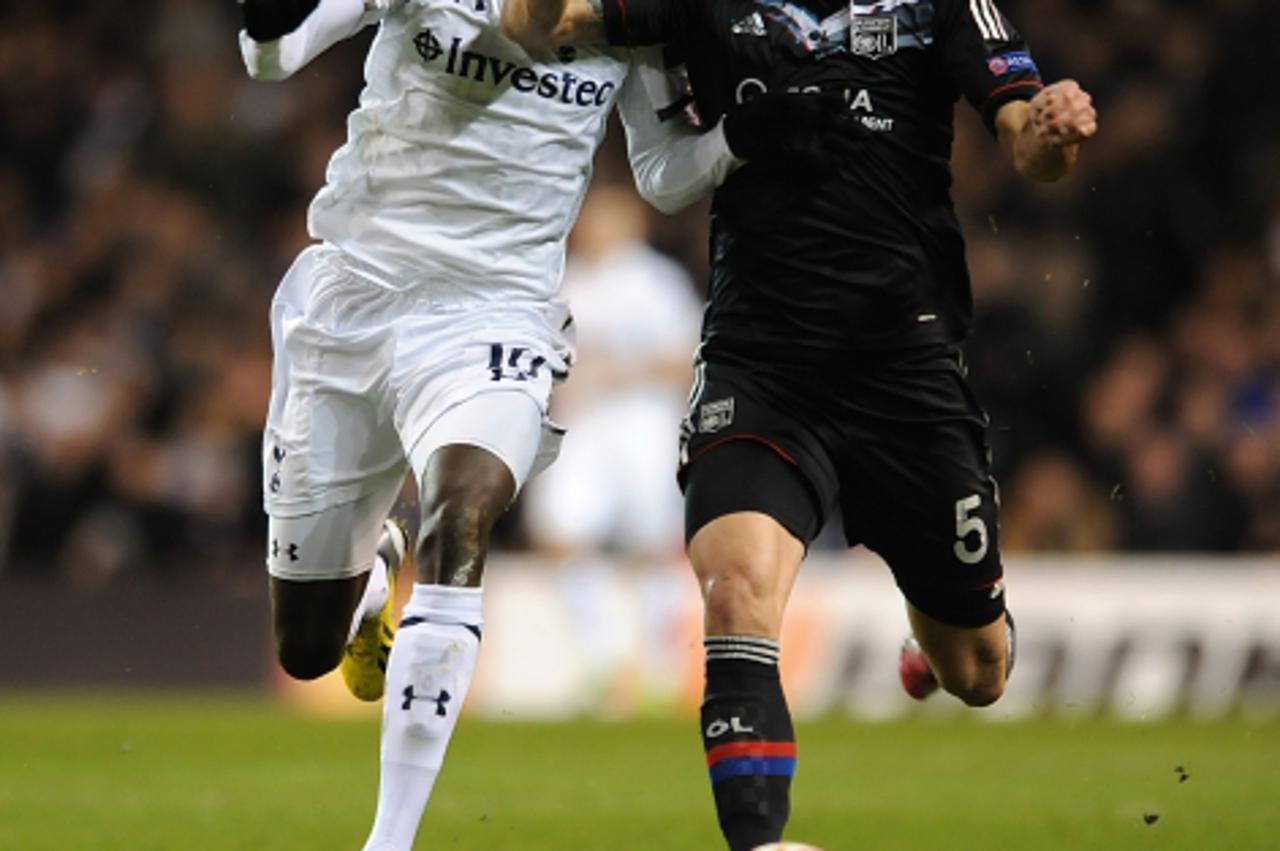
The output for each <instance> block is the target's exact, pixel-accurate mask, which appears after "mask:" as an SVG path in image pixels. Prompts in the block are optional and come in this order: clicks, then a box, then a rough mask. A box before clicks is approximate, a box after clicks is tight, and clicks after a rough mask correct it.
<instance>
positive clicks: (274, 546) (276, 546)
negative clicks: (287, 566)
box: [271, 538, 298, 561]
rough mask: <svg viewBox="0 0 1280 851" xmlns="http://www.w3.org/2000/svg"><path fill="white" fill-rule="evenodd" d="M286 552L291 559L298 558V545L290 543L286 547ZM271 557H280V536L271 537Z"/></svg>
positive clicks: (295, 559)
mask: <svg viewBox="0 0 1280 851" xmlns="http://www.w3.org/2000/svg"><path fill="white" fill-rule="evenodd" d="M284 554H285V555H287V556H288V557H289V561H297V560H298V545H297V544H289V545H287V546H286V547H285V548H284ZM271 557H272V558H280V540H279V539H278V538H272V539H271Z"/></svg>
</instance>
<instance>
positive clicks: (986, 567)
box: [841, 353, 1013, 706]
mask: <svg viewBox="0 0 1280 851" xmlns="http://www.w3.org/2000/svg"><path fill="white" fill-rule="evenodd" d="M909 367H910V368H908V369H896V368H895V367H893V366H887V367H884V368H883V369H882V370H881V371H879V372H875V373H867V374H865V375H864V376H863V377H862V380H863V381H864V382H865V383H866V384H868V385H870V386H872V387H873V389H874V391H875V393H872V392H864V395H866V396H872V397H874V396H875V395H876V394H879V395H880V396H881V397H887V396H889V395H890V394H896V398H891V400H890V402H889V403H887V404H886V408H887V409H889V410H891V411H892V412H893V417H892V418H891V417H889V416H883V417H882V416H866V415H860V414H858V413H857V412H853V413H851V414H850V415H848V416H846V417H844V418H843V419H842V423H841V429H842V432H843V436H842V441H843V442H844V444H845V447H846V449H845V451H844V455H843V457H844V459H845V460H844V463H843V465H842V470H841V477H842V486H843V490H842V497H843V500H844V516H845V531H846V534H847V535H848V536H849V540H850V543H851V544H852V543H854V542H856V541H862V542H865V543H866V544H867V545H868V546H869V547H871V549H873V550H875V551H876V552H878V553H879V554H880V555H881V556H883V557H884V559H885V561H887V562H888V563H889V566H890V567H891V568H892V570H893V573H894V578H895V580H896V581H897V583H898V587H899V588H900V589H901V590H902V592H903V595H904V596H905V597H906V599H907V609H908V616H909V620H910V623H911V627H912V632H913V634H914V639H912V640H909V641H908V642H907V643H906V644H905V645H904V647H903V651H902V655H901V658H900V660H899V673H900V675H901V678H902V684H903V687H904V688H905V689H906V690H907V692H908V694H910V695H912V696H913V697H916V698H917V699H922V698H924V697H927V696H928V695H929V694H931V693H932V692H933V691H936V690H937V688H938V687H939V686H941V687H942V688H943V689H945V690H946V691H948V692H950V693H952V694H953V695H955V696H956V697H958V698H960V699H961V700H963V701H964V702H965V703H967V704H969V705H971V706H986V705H989V704H991V703H993V702H995V701H996V700H997V699H999V697H1000V695H1001V694H1002V693H1003V691H1004V684H1005V678H1006V676H1007V674H1008V668H1009V664H1010V660H1011V659H1012V636H1013V631H1012V621H1011V620H1007V619H1006V616H1005V594H1004V568H1003V565H1002V563H1001V560H1000V542H999V500H998V495H997V492H996V486H995V482H994V480H993V479H992V478H991V475H990V458H989V450H988V448H987V446H986V441H985V421H986V418H985V415H984V414H983V413H982V410H981V408H980V407H978V405H977V403H976V401H975V400H974V399H973V397H972V394H971V393H969V391H968V388H967V387H966V386H965V384H964V378H963V376H962V375H961V373H960V370H959V367H958V364H957V362H956V361H955V360H954V358H953V357H951V356H950V355H947V354H945V353H938V354H935V355H932V356H926V357H925V358H922V359H921V360H920V361H918V362H913V363H912V364H910V365H909Z"/></svg>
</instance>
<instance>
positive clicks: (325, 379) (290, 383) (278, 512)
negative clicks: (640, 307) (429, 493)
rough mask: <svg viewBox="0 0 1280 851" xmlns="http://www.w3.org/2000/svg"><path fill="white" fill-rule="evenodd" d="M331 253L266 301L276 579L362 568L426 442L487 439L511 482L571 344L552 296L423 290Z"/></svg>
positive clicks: (534, 459) (304, 262)
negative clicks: (485, 296)
mask: <svg viewBox="0 0 1280 851" xmlns="http://www.w3.org/2000/svg"><path fill="white" fill-rule="evenodd" d="M344 260H345V255H343V254H342V253H341V252H339V251H337V250H336V249H334V248H332V247H328V246H313V247H311V248H308V249H307V250H306V251H304V252H302V254H301V255H299V256H298V259H297V260H296V261H295V262H294V264H293V266H292V267H291V268H290V269H289V271H288V273H287V274H286V275H285V277H284V280H283V281H282V282H281V284H280V288H279V290H278V291H277V293H276V297H275V300H274V301H273V302H272V306H271V335H272V344H273V347H274V350H275V361H274V365H273V373H272V389H271V405H270V409H269V410H268V413H267V424H266V429H265V431H264V434H263V443H262V457H263V474H264V482H263V503H264V507H265V509H266V512H267V514H268V515H270V517H271V521H272V522H271V531H270V533H269V540H268V557H267V565H268V570H269V571H270V573H271V574H272V575H274V576H279V577H282V578H287V579H333V578H342V577H346V576H352V575H356V574H358V573H361V572H363V571H364V570H367V569H368V567H369V565H370V564H371V563H372V560H373V556H374V548H375V547H376V544H377V535H378V529H379V528H380V527H381V524H382V520H383V518H384V517H385V516H386V513H387V511H388V510H389V509H390V508H391V505H392V503H393V502H394V500H395V497H396V495H397V494H398V493H399V490H400V487H401V484H402V482H403V480H404V476H405V472H406V471H407V470H408V469H409V468H412V469H413V471H414V473H415V474H416V475H418V477H419V480H421V476H422V473H423V471H424V470H425V468H426V463H427V460H428V459H429V458H430V456H431V454H432V452H434V451H435V450H436V449H438V448H439V447H441V446H445V445H449V444H455V443H461V444H470V445H475V446H480V447H483V448H485V449H487V450H488V451H490V452H492V453H493V454H494V455H496V456H498V457H499V458H500V459H501V460H502V461H503V462H504V463H505V464H506V465H507V467H508V468H509V469H510V470H511V474H512V476H513V477H514V478H515V481H516V487H517V490H519V488H520V487H522V486H523V485H524V483H525V481H527V480H528V478H529V477H530V476H532V475H536V473H537V472H538V471H540V470H541V469H543V468H544V467H546V466H547V465H548V464H550V463H551V461H552V460H554V459H555V455H556V453H557V451H558V449H559V443H560V438H561V436H562V435H563V430H561V429H559V428H558V427H557V426H555V425H554V423H552V422H551V421H550V420H549V419H548V418H547V416H546V411H547V405H548V401H549V399H550V394H551V387H552V383H553V380H554V379H555V378H558V377H563V376H564V375H565V374H566V373H567V370H568V362H569V360H570V354H571V349H570V341H569V339H568V338H567V337H566V335H565V330H564V329H565V328H566V327H567V326H568V324H569V322H568V311H567V310H566V309H564V308H563V306H561V305H558V304H546V303H530V302H521V303H509V302H508V303H504V302H496V301H495V302H482V303H477V302H476V301H474V300H471V301H458V300H455V301H441V300H433V299H432V298H431V297H430V295H429V294H428V293H427V292H425V291H423V290H420V289H412V290H404V291H394V290H388V289H384V288H381V287H378V286H376V285H374V284H371V283H369V282H367V281H365V280H362V279H360V278H359V277H358V276H357V275H355V274H352V272H351V271H350V270H349V268H348V267H347V266H346V264H345V262H344ZM370 541H372V543H370Z"/></svg>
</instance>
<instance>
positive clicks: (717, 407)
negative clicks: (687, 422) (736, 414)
mask: <svg viewBox="0 0 1280 851" xmlns="http://www.w3.org/2000/svg"><path fill="white" fill-rule="evenodd" d="M733 404H734V403H733V397H732V396H730V397H729V398H728V399H718V400H717V401H715V402H704V403H703V404H702V405H701V406H700V407H699V408H698V431H700V432H702V433H703V434H715V433H716V432H717V431H719V430H720V429H722V428H725V427H726V426H728V425H730V424H731V423H732V422H733Z"/></svg>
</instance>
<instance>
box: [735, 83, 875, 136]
mask: <svg viewBox="0 0 1280 851" xmlns="http://www.w3.org/2000/svg"><path fill="white" fill-rule="evenodd" d="M767 91H769V86H768V85H767V84H766V83H765V82H764V80H761V79H760V78H758V77H746V78H744V79H742V80H740V81H739V82H738V86H737V88H736V89H735V90H734V97H735V99H736V100H737V102H738V103H746V102H747V101H749V100H751V99H752V98H754V97H757V96H759V95H762V94H764V93H765V92H767ZM787 91H788V92H789V93H791V94H816V93H818V92H820V91H822V87H821V86H790V87H788V88H787ZM844 101H845V103H847V104H848V105H849V111H850V112H854V113H858V114H857V115H855V116H854V117H855V118H856V119H857V121H858V123H859V124H861V125H862V126H863V127H865V128H867V129H868V130H870V131H871V132H872V133H891V132H893V127H894V119H893V118H891V117H889V116H887V115H876V114H875V113H876V107H875V104H874V103H873V102H872V100H871V91H870V90H869V89H858V90H857V91H854V90H853V89H845V90H844Z"/></svg>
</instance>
